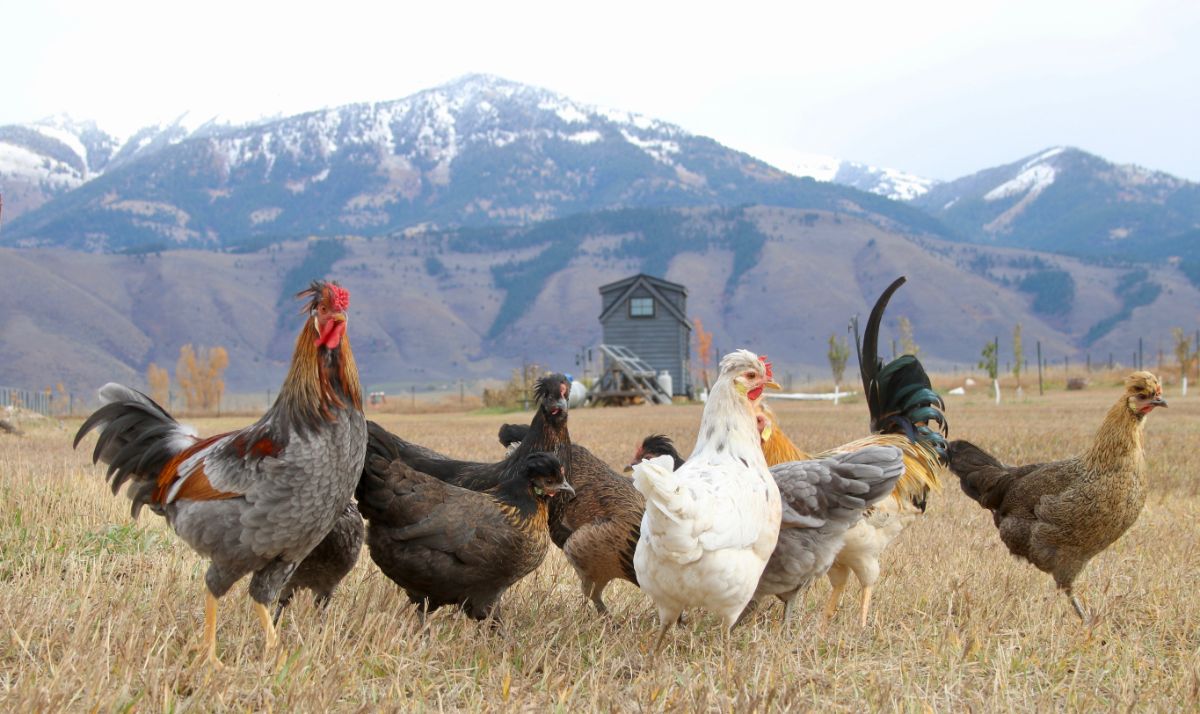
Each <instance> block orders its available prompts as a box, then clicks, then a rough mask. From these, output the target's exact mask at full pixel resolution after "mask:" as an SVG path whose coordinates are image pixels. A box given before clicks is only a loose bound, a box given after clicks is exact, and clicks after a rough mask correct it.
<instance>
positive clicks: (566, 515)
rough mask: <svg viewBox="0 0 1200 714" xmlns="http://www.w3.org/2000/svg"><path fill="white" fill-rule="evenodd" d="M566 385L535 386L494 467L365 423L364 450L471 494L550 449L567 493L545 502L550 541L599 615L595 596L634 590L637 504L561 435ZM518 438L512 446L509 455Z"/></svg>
mask: <svg viewBox="0 0 1200 714" xmlns="http://www.w3.org/2000/svg"><path fill="white" fill-rule="evenodd" d="M569 389H570V383H569V382H568V381H567V379H566V377H564V376H563V375H561V374H554V375H550V376H548V377H544V378H542V379H540V380H538V385H537V389H536V392H535V393H536V395H537V398H538V412H537V413H536V414H534V417H533V421H532V422H531V423H530V425H529V426H528V427H527V428H525V429H524V430H522V428H521V427H519V426H513V425H509V426H506V427H505V428H502V429H501V434H500V440H501V443H505V441H506V440H507V441H508V442H509V443H508V444H507V446H509V448H510V452H509V455H508V457H507V458H506V459H505V460H504V461H501V462H499V463H498V464H484V463H474V462H469V461H458V460H455V459H450V458H447V457H445V456H443V455H441V454H439V453H437V452H435V451H432V450H430V449H426V448H424V447H422V446H417V445H415V444H410V443H409V442H407V441H404V440H403V439H401V438H400V437H398V436H395V435H393V434H389V433H388V432H387V431H385V430H383V429H382V428H381V427H378V426H377V425H373V424H369V425H368V444H367V452H368V454H371V453H376V452H378V453H380V454H381V455H384V456H385V457H388V458H398V459H400V460H401V461H404V462H405V463H406V464H408V465H409V466H411V467H412V468H414V469H416V470H418V471H423V472H425V473H427V474H430V475H431V476H436V477H437V478H440V479H442V480H443V481H447V482H449V483H453V484H456V485H459V486H464V487H466V488H470V489H472V490H475V491H483V490H486V489H489V488H492V487H493V486H494V485H495V484H496V482H497V480H498V479H499V478H500V477H501V475H502V474H503V473H504V467H503V465H504V464H506V463H510V462H512V461H513V460H514V459H519V458H521V455H522V454H528V453H530V452H533V451H549V450H554V453H555V455H556V456H558V458H559V460H560V461H562V463H563V465H564V467H565V469H566V475H567V481H569V482H570V483H571V485H572V486H573V487H574V488H575V495H574V496H572V497H570V498H556V499H554V500H553V501H552V502H551V503H550V522H549V527H550V538H551V540H553V541H554V544H555V545H557V546H558V547H559V548H561V549H562V551H563V554H564V555H565V556H566V557H567V560H568V562H570V563H571V566H572V567H573V568H575V572H576V573H577V574H578V575H579V581H580V588H581V589H582V591H583V594H584V597H587V598H588V599H590V600H591V601H592V602H593V603H594V604H595V606H596V609H597V610H599V611H600V612H605V611H606V609H607V608H606V607H605V604H604V599H603V593H604V589H605V587H606V586H607V585H608V583H609V582H611V581H612V580H627V581H629V582H631V583H633V584H634V585H637V573H636V572H635V571H634V568H633V551H634V549H635V548H636V547H637V542H638V535H639V533H640V528H641V522H642V513H643V511H644V510H645V503H644V501H643V499H642V495H641V494H640V493H638V492H637V489H635V488H634V487H633V483H632V482H630V480H629V479H627V478H624V477H623V476H621V475H620V474H618V473H617V472H615V471H613V470H612V469H611V468H609V466H608V464H606V463H604V462H603V461H601V460H600V459H599V458H597V457H596V456H595V455H594V454H593V453H592V452H590V451H588V450H587V449H585V448H583V447H582V446H579V445H578V444H572V443H571V436H570V434H569V433H568V431H567V401H566V397H567V394H568V392H569ZM517 439H519V445H518V446H517V448H516V449H515V450H513V449H512V446H513V445H514V444H517V443H518V442H517V441H516V440H517Z"/></svg>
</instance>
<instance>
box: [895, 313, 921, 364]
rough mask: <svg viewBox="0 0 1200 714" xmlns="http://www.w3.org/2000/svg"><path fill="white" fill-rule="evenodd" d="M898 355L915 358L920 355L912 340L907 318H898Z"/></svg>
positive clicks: (909, 322) (911, 327)
mask: <svg viewBox="0 0 1200 714" xmlns="http://www.w3.org/2000/svg"><path fill="white" fill-rule="evenodd" d="M900 354H905V355H912V356H913V357H916V356H918V355H920V354H921V348H920V347H918V346H917V341H916V340H914V339H913V326H912V322H911V321H910V320H909V319H908V318H907V317H902V318H900Z"/></svg>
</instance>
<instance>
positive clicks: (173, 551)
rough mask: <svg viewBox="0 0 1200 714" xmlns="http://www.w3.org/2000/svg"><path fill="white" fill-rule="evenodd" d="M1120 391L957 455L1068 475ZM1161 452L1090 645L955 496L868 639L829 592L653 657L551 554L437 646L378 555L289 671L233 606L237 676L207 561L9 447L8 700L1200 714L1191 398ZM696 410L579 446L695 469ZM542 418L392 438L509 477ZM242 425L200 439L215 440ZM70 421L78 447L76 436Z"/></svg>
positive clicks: (627, 416)
mask: <svg viewBox="0 0 1200 714" xmlns="http://www.w3.org/2000/svg"><path fill="white" fill-rule="evenodd" d="M1112 397H1113V394H1112V393H1111V390H1094V391H1091V392H1084V393H1070V394H1067V393H1064V392H1054V393H1052V394H1051V395H1048V396H1047V397H1046V398H1045V399H1036V398H1032V399H1029V400H1027V401H1025V402H1023V403H1020V404H1004V405H1002V406H1000V407H998V408H997V407H995V406H993V405H991V404H990V403H989V402H988V400H987V399H985V398H979V399H976V398H974V397H967V398H965V399H956V400H954V401H952V402H951V404H950V415H951V420H952V424H953V427H954V432H953V435H954V436H963V437H967V438H972V439H974V440H976V441H978V442H979V443H980V444H981V445H985V446H987V447H988V448H990V449H993V450H994V451H995V452H996V453H998V454H999V455H1000V456H1001V457H1002V458H1004V459H1005V460H1006V461H1010V462H1019V461H1027V460H1035V459H1045V458H1053V457H1058V456H1061V455H1064V454H1066V453H1070V452H1072V451H1075V450H1077V449H1079V448H1080V447H1081V446H1082V445H1083V444H1085V443H1086V441H1087V439H1088V438H1089V437H1090V435H1091V433H1092V431H1093V430H1094V428H1095V425H1096V424H1097V423H1098V422H1099V419H1100V416H1101V415H1102V414H1103V411H1104V408H1105V407H1106V406H1107V404H1108V403H1109V402H1110V401H1111V399H1112ZM1171 401H1172V406H1171V408H1170V409H1169V410H1168V411H1167V412H1159V413H1156V414H1155V415H1154V416H1153V417H1152V420H1151V422H1150V424H1149V427H1148V431H1147V445H1148V460H1149V464H1150V468H1151V480H1152V483H1153V492H1152V494H1151V496H1150V499H1149V502H1148V504H1147V508H1146V511H1145V513H1144V514H1143V516H1142V518H1141V520H1140V521H1139V522H1138V524H1137V525H1136V526H1135V527H1134V528H1133V529H1132V530H1131V531H1130V532H1129V533H1128V534H1127V535H1126V536H1125V537H1124V538H1122V539H1121V540H1120V541H1119V542H1118V543H1117V544H1116V545H1115V546H1114V547H1113V548H1112V549H1111V550H1110V551H1108V552H1107V553H1105V554H1103V555H1102V556H1100V557H1098V558H1097V559H1096V560H1094V561H1093V562H1092V564H1091V565H1090V566H1089V568H1088V570H1086V571H1085V573H1084V575H1083V577H1082V578H1081V583H1082V585H1083V590H1082V592H1083V596H1084V598H1085V599H1086V601H1087V603H1088V605H1089V606H1090V607H1091V608H1093V609H1094V610H1095V611H1096V612H1097V613H1098V615H1099V623H1098V624H1097V625H1096V626H1095V627H1094V628H1092V629H1091V630H1088V629H1087V628H1082V627H1080V626H1079V625H1078V624H1077V622H1076V620H1075V617H1074V614H1073V613H1072V612H1071V610H1070V608H1069V606H1067V604H1066V603H1065V601H1064V600H1063V598H1062V597H1061V596H1060V595H1059V594H1057V593H1056V592H1055V590H1054V588H1053V585H1052V583H1051V581H1050V579H1049V577H1048V576H1045V575H1044V574H1042V573H1040V572H1038V571H1036V570H1035V569H1033V568H1032V567H1030V566H1028V565H1027V564H1024V563H1020V562H1017V561H1016V560H1014V559H1013V558H1012V557H1011V556H1009V555H1008V554H1007V552H1006V551H1005V550H1004V547H1003V545H1002V544H1001V543H1000V541H999V539H998V538H997V537H996V534H995V530H994V527H993V525H992V523H991V518H990V516H989V514H987V513H986V512H984V511H983V510H982V509H980V508H978V506H976V505H975V504H974V503H973V502H971V501H969V500H968V499H967V498H966V497H965V496H963V495H962V493H961V492H960V491H959V489H958V487H957V484H956V483H954V482H953V480H952V479H953V477H951V481H950V482H949V483H948V484H947V488H946V489H945V490H944V491H943V492H942V493H941V494H937V495H935V496H934V497H933V498H932V499H931V501H930V511H929V513H928V515H927V516H926V517H925V518H924V519H921V520H920V521H918V522H917V523H916V524H915V525H914V526H913V527H912V528H910V529H909V530H908V531H906V533H905V534H904V535H903V536H902V537H901V538H900V540H899V541H898V542H897V543H896V544H895V545H894V546H893V547H892V549H891V550H889V551H888V553H887V554H886V555H885V558H884V563H883V568H884V575H883V578H882V579H881V581H880V583H879V587H878V588H877V595H876V598H875V603H874V611H873V614H872V618H871V619H872V624H871V626H870V627H869V628H867V629H866V630H860V629H859V628H858V626H857V625H856V623H855V619H856V618H855V616H854V612H855V608H854V606H853V601H854V600H855V599H856V598H857V589H856V587H854V586H852V587H851V589H850V592H849V593H848V594H847V597H846V599H845V600H844V601H843V605H842V611H841V612H840V613H839V616H838V617H837V619H836V620H835V621H834V622H833V623H832V624H831V625H830V626H829V627H827V628H825V629H824V630H822V629H821V628H820V627H819V625H818V622H817V615H818V612H819V608H820V605H821V603H822V602H823V598H824V596H825V595H826V594H827V593H828V585H827V584H826V583H824V582H822V583H820V584H819V585H817V586H816V587H815V588H814V592H813V593H812V594H810V595H809V596H808V597H807V598H806V599H805V602H804V607H803V608H802V609H801V611H800V612H799V613H798V617H797V618H796V619H795V621H794V622H793V623H792V625H790V626H788V627H786V628H785V627H782V626H781V624H780V622H779V619H780V615H781V610H780V608H779V607H778V606H777V605H772V606H771V607H769V608H764V611H763V612H760V613H758V614H756V616H755V618H754V619H753V621H752V623H751V624H750V626H748V627H744V628H741V629H739V630H738V631H737V632H735V634H734V636H733V641H732V646H731V650H730V652H729V653H728V656H726V653H725V652H724V651H723V649H722V641H721V637H720V635H719V632H718V630H717V627H716V623H715V621H714V620H713V619H712V618H710V617H707V616H702V617H698V618H693V621H692V624H690V625H689V626H688V627H685V628H681V629H676V630H674V631H673V632H672V633H670V636H669V637H670V639H669V644H668V647H667V648H666V650H665V652H664V654H663V655H662V656H661V657H660V658H659V659H658V661H652V660H650V659H649V658H648V656H647V655H646V653H645V650H646V647H647V644H648V642H649V640H650V638H651V636H652V634H653V632H654V615H653V611H652V608H651V607H650V605H649V603H648V602H647V601H646V600H645V599H644V598H643V597H642V596H641V594H640V592H639V591H638V590H637V589H636V588H634V587H633V586H631V585H629V584H627V583H615V584H614V585H612V586H610V590H609V592H608V593H606V595H607V599H608V601H609V604H610V607H611V610H612V613H613V614H612V617H611V618H607V619H606V618H601V617H599V616H597V615H596V614H595V613H594V612H593V611H592V610H591V609H590V608H589V607H588V606H587V604H586V603H585V602H584V601H583V599H582V598H581V596H580V595H579V591H578V585H577V583H576V579H575V575H574V573H573V572H572V571H571V569H570V567H569V566H568V565H567V564H566V562H565V561H564V560H563V558H562V555H561V553H559V552H558V551H557V550H554V549H552V551H551V554H550V556H549V557H548V558H547V561H546V564H545V565H544V566H543V567H542V568H541V569H539V570H538V571H537V572H536V573H534V574H533V575H532V576H531V577H529V578H527V579H526V580H524V581H522V582H521V583H519V584H518V585H517V586H516V587H515V588H513V590H511V591H510V592H509V593H508V595H507V596H506V597H505V600H504V603H503V612H504V618H505V620H504V624H503V626H502V627H500V628H498V629H496V630H495V631H492V630H490V629H489V628H487V627H480V626H478V625H476V624H475V623H473V622H471V621H469V620H467V619H465V618H462V617H458V616H455V615H454V614H453V613H451V612H448V611H442V612H439V613H436V614H435V615H434V616H433V617H431V618H430V626H429V628H428V629H427V630H426V631H421V630H420V629H419V627H418V625H417V620H416V617H415V613H414V612H413V610H412V609H411V608H410V607H409V606H408V605H407V604H406V601H405V600H404V598H403V597H402V595H401V594H400V593H399V592H398V591H397V590H396V588H395V586H394V585H392V583H391V582H390V581H388V580H387V579H386V578H385V577H383V576H382V575H381V574H379V572H378V570H377V569H375V568H374V566H373V565H372V564H371V563H370V561H369V559H368V558H366V557H365V556H364V558H363V560H362V561H360V563H359V565H358V567H357V568H356V569H355V571H354V572H353V573H352V574H351V575H350V577H349V578H348V579H347V581H346V582H345V583H344V584H343V586H342V588H341V590H340V591H339V592H338V594H337V595H336V596H335V598H334V601H333V603H332V605H331V606H330V608H329V609H328V611H326V612H325V613H324V614H323V615H322V613H320V612H318V611H317V610H316V609H314V607H313V606H312V602H311V600H310V599H309V598H308V597H307V596H303V597H299V598H297V601H296V603H295V604H294V605H293V606H292V607H291V608H289V610H288V612H287V613H286V615H285V616H284V621H283V623H282V629H281V647H280V648H279V650H278V651H277V653H276V655H277V656H276V657H274V658H272V659H271V660H270V661H268V662H264V661H263V659H262V636H261V631H260V630H259V628H258V625H257V622H256V621H255V619H254V616H253V614H252V612H251V609H250V607H249V602H248V598H247V597H246V593H245V585H244V584H240V585H239V586H238V587H236V588H235V589H234V590H233V591H232V592H231V594H230V596H229V597H227V598H225V599H224V600H223V601H222V603H221V618H220V628H219V631H218V643H219V646H220V652H221V655H222V657H223V658H224V660H225V662H226V664H227V665H229V666H228V667H227V668H226V669H225V670H223V671H218V672H214V671H210V670H208V669H207V668H206V667H203V666H196V665H195V664H194V658H195V654H196V653H195V648H196V647H197V646H198V644H199V641H200V630H201V625H202V621H203V607H202V587H203V585H202V582H203V572H204V567H205V565H204V563H203V562H202V561H201V560H200V559H199V558H197V557H196V556H195V555H194V554H192V553H191V552H189V551H188V549H187V548H186V546H184V545H182V544H181V543H179V542H178V540H177V539H175V537H174V535H173V534H171V533H170V532H169V530H168V529H167V528H166V527H165V524H164V523H163V522H162V521H161V520H160V519H158V518H156V517H154V516H153V515H152V514H149V513H146V514H145V515H144V516H143V517H142V519H141V520H140V521H138V522H136V523H133V522H131V521H130V518H129V513H128V501H127V500H126V499H124V498H123V497H122V498H113V497H112V496H111V495H110V493H109V492H108V488H107V486H106V485H105V484H104V482H103V479H102V478H101V476H102V471H101V470H100V469H98V468H93V467H91V466H89V465H87V463H86V461H87V458H88V456H89V455H90V452H89V451H87V450H86V449H88V448H90V446H88V447H83V446H81V449H80V451H79V452H72V451H71V450H70V448H69V431H70V428H68V430H67V431H62V430H59V429H57V428H53V427H51V426H46V427H40V428H33V429H31V430H30V431H29V434H27V435H26V436H25V437H23V438H21V439H10V440H6V441H5V442H4V443H2V444H0V497H2V498H3V500H4V504H5V507H4V511H3V514H4V515H3V519H2V521H0V602H2V603H3V606H2V612H3V620H2V622H0V630H2V634H0V663H2V664H0V704H3V705H4V708H5V709H6V710H28V709H42V710H45V709H65V708H73V709H75V708H84V707H87V708H92V707H97V708H100V709H105V710H112V709H123V708H126V707H128V706H130V705H132V706H134V707H136V708H138V709H143V710H145V709H166V708H172V709H174V708H181V707H187V708H196V707H198V708H200V709H210V708H216V709H224V708H235V707H236V708H255V709H289V710H308V711H311V710H354V709H358V708H360V707H361V706H363V705H366V706H367V707H382V708H389V707H396V706H411V705H412V704H414V703H416V702H421V703H423V705H424V706H425V707H427V708H439V709H463V708H466V709H496V708H500V707H510V706H521V707H523V708H539V709H540V708H544V707H546V706H556V705H561V706H562V707H563V708H571V709H611V708H617V709H633V708H647V707H648V708H654V709H659V708H675V707H679V708H684V709H689V710H690V709H710V708H726V709H727V708H730V707H737V708H738V709H742V708H746V707H752V708H791V709H822V710H835V711H850V710H862V709H864V708H867V707H870V708H872V709H877V708H889V709H891V708H901V709H913V708H918V707H922V706H924V705H929V706H932V707H933V708H935V709H944V710H962V709H966V708H972V709H977V710H989V709H1018V708H1019V709H1034V708H1036V709H1048V708H1051V707H1056V708H1062V707H1070V708H1076V707H1086V708H1098V707H1105V708H1107V707H1110V706H1113V705H1117V706H1129V705H1137V706H1138V707H1139V708H1141V707H1147V708H1153V709H1175V708H1193V707H1195V706H1196V701H1197V689H1198V688H1200V675H1198V673H1197V672H1198V666H1200V658H1198V657H1197V650H1198V648H1200V637H1198V636H1197V622H1198V614H1200V613H1198V609H1200V608H1198V605H1197V601H1196V598H1195V597H1194V595H1193V593H1194V592H1195V589H1196V588H1195V586H1196V585H1197V580H1198V576H1197V575H1196V569H1195V567H1194V564H1195V563H1196V562H1197V561H1198V556H1200V538H1198V537H1197V530H1196V528H1195V526H1194V524H1195V522H1196V518H1197V515H1200V514H1198V512H1200V499H1198V498H1197V492H1196V489H1197V486H1196V482H1195V474H1196V473H1197V467H1200V458H1198V457H1197V456H1196V454H1195V449H1194V444H1195V436H1194V435H1195V434H1196V433H1197V431H1198V427H1200V401H1196V400H1193V399H1178V398H1175V399H1172V400H1171ZM779 410H780V412H781V416H782V419H783V425H784V427H785V428H786V429H787V430H788V433H789V434H791V435H792V436H793V438H794V439H795V440H796V441H797V442H798V443H799V444H801V445H804V446H810V445H811V446H813V447H821V446H825V445H831V444H836V443H840V442H842V441H846V440H849V439H850V438H853V437H855V436H857V435H859V434H860V433H861V430H862V428H863V426H864V423H865V421H866V418H865V414H863V413H862V412H863V411H864V409H863V407H862V405H861V403H859V404H854V403H851V404H844V405H842V406H840V407H833V406H832V405H824V404H822V405H813V404H789V403H784V404H781V405H780V409H779ZM699 414H700V412H699V409H698V408H696V407H653V408H651V407H647V408H634V409H608V410H577V411H575V412H573V413H572V417H571V425H572V435H573V437H574V439H575V440H576V441H577V442H578V443H581V444H584V445H586V446H588V447H589V448H591V449H592V450H593V451H595V452H596V453H597V454H598V455H599V456H600V457H601V458H604V459H605V460H607V461H608V462H609V463H611V464H613V465H620V464H623V463H625V461H626V460H627V459H628V458H629V456H630V455H631V454H632V452H633V449H634V446H635V445H636V443H637V442H638V441H639V440H640V438H641V437H642V436H643V435H645V434H648V433H651V432H666V433H667V434H669V435H671V436H672V437H675V438H676V439H677V441H678V442H679V444H680V447H681V450H682V451H683V452H684V453H687V451H688V450H689V449H690V447H691V445H692V440H693V438H694V433H693V432H694V429H695V427H696V425H697V424H698V421H699ZM520 418H521V416H520V415H515V414H514V415H424V416H392V415H386V416H382V417H381V419H382V420H383V421H384V423H385V425H386V426H388V427H389V428H391V429H395V430H397V431H398V432H399V433H402V434H404V435H405V436H406V437H408V438H411V439H413V440H415V441H418V442H421V443H425V444H428V445H429V446H432V447H434V448H438V449H443V450H446V451H448V452H450V453H453V454H455V455H459V456H463V457H466V458H480V459H495V458H498V457H499V456H500V454H501V453H502V452H501V449H500V447H499V445H498V444H497V443H496V442H495V432H496V428H497V427H498V426H499V424H500V423H502V422H503V421H506V420H507V421H512V420H514V419H520ZM241 423H244V420H240V421H235V420H227V419H222V420H202V421H200V422H199V424H198V425H199V426H200V428H201V429H202V431H204V432H205V433H213V432H216V431H220V430H224V429H228V428H232V427H235V426H238V425H240V424H241ZM73 426H74V424H69V425H68V427H73Z"/></svg>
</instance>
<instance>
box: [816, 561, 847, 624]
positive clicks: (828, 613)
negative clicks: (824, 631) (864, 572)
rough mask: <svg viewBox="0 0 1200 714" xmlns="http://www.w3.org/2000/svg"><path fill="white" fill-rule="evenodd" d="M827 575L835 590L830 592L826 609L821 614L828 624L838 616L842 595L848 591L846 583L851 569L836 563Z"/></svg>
mask: <svg viewBox="0 0 1200 714" xmlns="http://www.w3.org/2000/svg"><path fill="white" fill-rule="evenodd" d="M827 575H828V576H829V584H830V585H832V586H833V589H832V590H830V592H829V600H828V601H827V602H826V603H825V609H824V610H823V611H822V612H821V616H822V617H824V618H825V620H826V621H827V622H828V621H829V620H832V619H833V616H834V615H835V614H837V609H838V603H839V602H841V599H842V593H843V592H844V591H845V590H846V581H847V580H849V578H850V569H849V568H848V567H846V566H845V565H842V564H841V563H838V562H836V561H835V562H834V564H833V565H831V566H830V567H829V572H828V573H827Z"/></svg>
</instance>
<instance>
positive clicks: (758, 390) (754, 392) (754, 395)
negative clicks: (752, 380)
mask: <svg viewBox="0 0 1200 714" xmlns="http://www.w3.org/2000/svg"><path fill="white" fill-rule="evenodd" d="M762 390H763V388H762V387H755V388H754V389H751V390H750V391H749V392H746V396H747V397H748V398H749V399H750V401H752V402H753V401H755V400H756V399H758V398H759V397H761V396H762Z"/></svg>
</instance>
